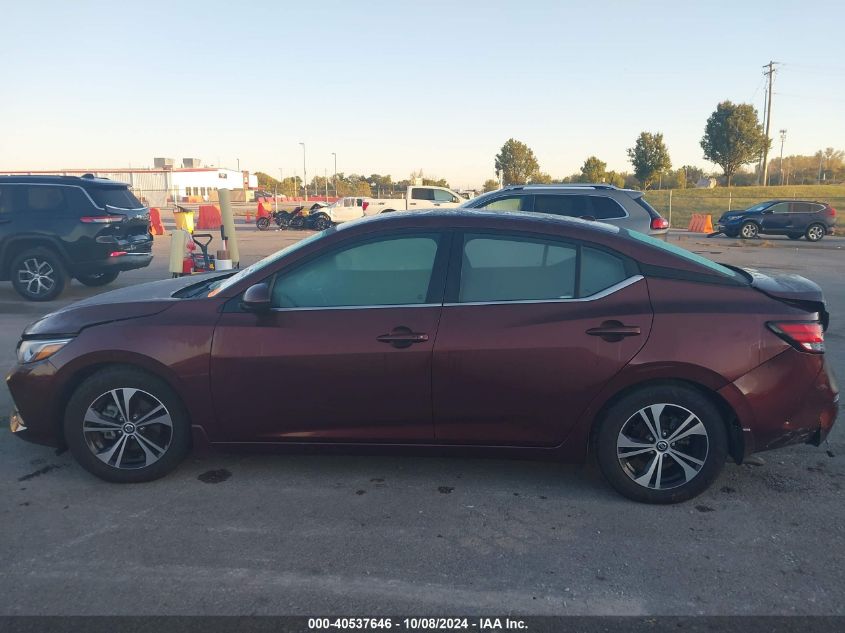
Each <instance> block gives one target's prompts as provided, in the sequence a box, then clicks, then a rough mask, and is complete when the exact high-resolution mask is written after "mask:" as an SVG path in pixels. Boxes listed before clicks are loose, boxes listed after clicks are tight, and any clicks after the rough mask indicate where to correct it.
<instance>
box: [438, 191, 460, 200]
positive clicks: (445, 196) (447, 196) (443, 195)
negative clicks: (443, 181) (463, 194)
mask: <svg viewBox="0 0 845 633" xmlns="http://www.w3.org/2000/svg"><path fill="white" fill-rule="evenodd" d="M434 201H435V202H457V201H458V199H457V198H455V196H453V195H452V194H451V193H449V192H448V191H443V190H442V189H435V190H434Z"/></svg>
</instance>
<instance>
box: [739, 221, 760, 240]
mask: <svg viewBox="0 0 845 633" xmlns="http://www.w3.org/2000/svg"><path fill="white" fill-rule="evenodd" d="M741 234H742V237H744V238H745V239H747V240H750V239H752V238H755V237H757V225H756V224H754V223H753V222H746V223H745V224H743V225H742V229H741Z"/></svg>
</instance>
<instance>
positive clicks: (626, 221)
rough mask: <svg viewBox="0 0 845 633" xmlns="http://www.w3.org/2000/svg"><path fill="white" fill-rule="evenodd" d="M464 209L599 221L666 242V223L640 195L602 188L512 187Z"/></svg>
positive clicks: (568, 185) (599, 185) (493, 193)
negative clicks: (527, 212)
mask: <svg viewBox="0 0 845 633" xmlns="http://www.w3.org/2000/svg"><path fill="white" fill-rule="evenodd" d="M461 206H462V207H463V208H465V209H487V210H489V211H530V212H533V213H548V214H551V215H560V216H566V217H573V218H581V219H585V220H598V221H599V222H607V223H608V224H615V225H616V226H621V227H622V228H626V229H631V230H633V231H639V232H640V233H645V234H646V235H651V236H652V237H656V238H659V239H666V234H667V233H668V232H669V221H668V220H666V219H665V218H663V217H661V216H660V214H659V213H658V212H657V211H655V210H654V208H652V206H651V205H650V204H649V203H648V201H646V199H645V196H644V195H643V192H642V191H636V190H633V189H619V188H618V187H615V186H613V185H603V184H583V185H581V184H578V185H575V184H562V185H512V186H509V187H505V188H504V189H499V190H497V191H491V192H489V193H486V194H484V195H481V196H478V197H477V198H473V199H472V200H469V201H468V202H465V203H464V204H463V205H461Z"/></svg>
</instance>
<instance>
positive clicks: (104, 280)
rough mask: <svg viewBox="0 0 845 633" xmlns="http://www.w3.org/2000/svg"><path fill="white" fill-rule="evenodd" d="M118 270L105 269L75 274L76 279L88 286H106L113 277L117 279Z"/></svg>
mask: <svg viewBox="0 0 845 633" xmlns="http://www.w3.org/2000/svg"><path fill="white" fill-rule="evenodd" d="M117 275H118V271H114V270H112V271H107V272H102V273H91V274H90V275H77V277H76V279H77V281H78V282H79V283H81V284H85V285H86V286H90V287H91V288H98V287H100V286H107V285H108V284H110V283H111V282H113V281H114V280H115V279H117Z"/></svg>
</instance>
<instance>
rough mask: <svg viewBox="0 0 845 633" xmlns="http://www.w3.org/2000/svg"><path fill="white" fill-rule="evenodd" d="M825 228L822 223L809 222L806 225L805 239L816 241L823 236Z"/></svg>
mask: <svg viewBox="0 0 845 633" xmlns="http://www.w3.org/2000/svg"><path fill="white" fill-rule="evenodd" d="M824 234H825V228H824V225H822V224H811V225H810V226H808V227H807V232H806V233H805V234H804V235H806V236H807V240H808V241H810V242H818V241H819V240H820V239H822V238H823V237H824Z"/></svg>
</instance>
